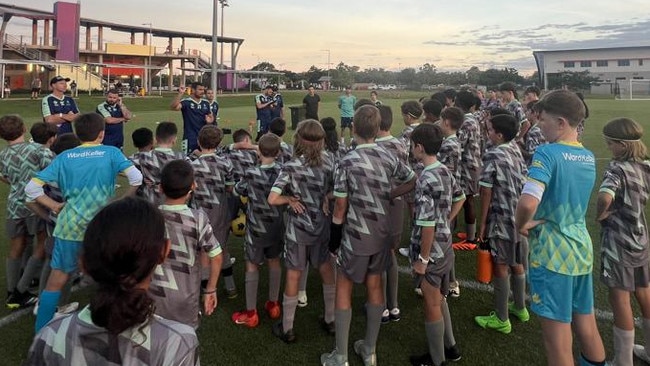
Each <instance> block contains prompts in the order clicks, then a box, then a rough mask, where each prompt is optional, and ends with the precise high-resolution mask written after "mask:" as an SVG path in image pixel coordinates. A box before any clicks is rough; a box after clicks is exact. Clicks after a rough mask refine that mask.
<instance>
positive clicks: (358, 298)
mask: <svg viewBox="0 0 650 366" xmlns="http://www.w3.org/2000/svg"><path fill="white" fill-rule="evenodd" d="M355 94H356V95H357V97H361V96H363V97H365V96H366V95H365V94H366V93H363V95H362V92H357V93H355ZM425 94H426V93H416V92H400V93H398V92H393V93H391V94H388V93H386V94H384V95H381V96H380V99H382V101H383V102H384V103H385V104H388V105H390V106H391V107H393V114H394V121H395V123H394V126H393V133H394V134H398V133H399V131H401V130H402V128H403V124H402V119H401V116H400V113H399V105H400V104H401V103H402V102H403V101H404V100H407V99H417V98H419V97H420V96H423V95H425ZM284 97H285V105H286V106H290V105H297V104H299V103H300V101H301V100H302V97H303V94H302V93H300V92H287V93H284ZM337 97H338V94H337V93H321V98H322V103H321V110H320V113H319V115H320V116H321V118H322V117H325V116H333V117H335V118H337V119H338V116H339V114H338V110H337V107H336V98H337ZM171 98H172V96H171V95H169V96H166V97H162V98H157V97H151V98H146V99H141V98H131V99H125V103H126V104H127V105H128V106H129V108H130V109H131V110H132V111H133V112H134V113H135V117H134V119H133V121H132V122H130V123H128V124H127V126H126V133H125V135H126V136H127V143H126V145H127V147H126V148H125V152H126V153H129V154H130V153H131V152H132V151H133V148H132V147H131V146H130V138H129V136H130V133H131V131H133V130H134V129H135V128H138V127H141V126H146V127H149V128H151V129H152V130H153V129H155V122H157V121H162V120H168V121H174V122H177V123H178V125H179V127H181V125H182V119H181V116H180V113H179V112H173V111H169V109H168V105H169V102H170V101H171ZM101 101H102V98H101V97H88V96H83V97H81V98H80V99H79V100H78V104H79V107H80V109H81V110H82V111H94V109H95V106H96V105H97V104H99V103H100V102H101ZM219 102H220V105H221V108H222V109H221V112H220V116H221V119H220V122H219V123H220V126H222V127H229V128H233V129H234V128H239V127H245V126H246V124H247V121H248V120H249V119H250V118H251V117H253V116H254V113H255V109H254V102H253V97H252V96H251V95H239V96H230V95H227V96H222V97H220V98H219ZM587 102H588V105H589V108H590V112H591V116H590V118H589V120H588V121H587V124H586V132H585V137H584V142H585V145H586V146H587V147H588V148H590V149H591V150H592V151H593V152H594V153H595V154H596V157H597V158H598V160H597V164H598V177H597V182H596V184H599V183H600V179H601V175H602V171H603V168H604V167H605V166H606V164H607V160H608V158H609V155H608V151H607V150H606V147H605V144H604V141H603V139H602V136H601V130H602V126H603V125H604V124H605V123H606V122H607V121H608V120H610V119H611V118H614V117H619V116H626V117H631V118H633V119H635V120H637V121H638V122H640V123H641V124H643V125H646V126H647V125H648V118H647V111H648V110H650V102H648V101H614V100H603V99H589V100H588V101H587ZM7 113H18V114H20V115H22V116H23V117H24V118H25V119H26V121H28V122H29V123H32V122H34V121H39V120H40V102H39V101H31V100H11V99H10V100H2V101H0V115H4V114H7ZM285 114H286V116H287V120H289V119H290V115H289V110H288V108H286V112H285ZM291 134H292V131H289V132H288V133H287V136H285V140H287V141H290V140H291ZM644 139H645V141H646V144H648V142H649V140H648V137H647V136H646V137H645V138H644ZM230 141H231V140H230V137H229V136H226V138H225V141H224V143H229V142H230ZM2 146H4V142H2V143H0V147H2ZM6 195H7V187H6V186H4V185H3V186H0V206H2V207H3V206H4V204H5V200H6V198H5V197H6ZM4 215H5V212H4V210H2V211H1V212H0V219H2V222H4ZM594 216H595V195H592V200H591V204H590V208H589V212H588V218H587V222H588V225H589V230H590V233H591V235H592V239H593V241H594V248H595V250H594V251H595V253H598V252H599V244H598V241H599V227H598V225H596V224H595V221H594ZM0 238H2V243H3V244H2V245H0V257H2V258H5V257H6V254H7V244H6V243H7V240H6V238H5V233H4V225H0ZM406 240H407V233H405V236H404V238H403V241H404V242H406ZM229 244H230V248H232V252H233V253H234V255H235V256H236V257H237V259H238V261H237V263H236V264H235V266H234V269H235V276H236V277H235V279H236V281H237V283H238V287H239V288H240V296H239V297H238V298H236V299H234V300H228V299H226V297H225V296H221V297H220V303H219V307H218V310H217V311H216V313H215V314H214V315H212V316H211V317H208V318H204V319H203V322H202V325H201V329H200V331H199V338H200V341H201V357H202V363H203V364H204V365H277V364H286V365H315V364H317V362H318V357H319V355H320V354H321V353H323V352H329V351H330V350H331V349H332V347H333V344H334V338H333V337H330V336H328V335H326V334H325V333H323V332H322V331H321V330H320V328H319V327H318V323H317V319H318V316H319V315H320V314H321V312H322V295H321V294H322V292H321V287H320V284H319V283H320V280H319V278H318V275H317V274H316V273H315V272H312V275H311V276H310V279H309V287H308V294H309V305H308V306H307V307H306V308H299V309H298V311H297V315H296V323H295V329H294V330H295V332H296V334H297V336H298V342H297V343H295V344H292V345H286V344H284V343H282V342H281V341H279V340H278V339H276V338H274V337H273V336H272V335H271V331H270V325H271V321H270V320H269V319H267V318H265V317H264V316H261V322H260V325H259V326H258V328H256V329H246V328H242V327H238V326H235V325H234V324H233V323H232V322H231V321H230V315H231V314H232V313H233V312H234V311H237V310H241V309H243V308H244V307H245V299H244V296H243V286H244V281H243V279H244V274H243V271H244V266H243V246H242V240H241V239H240V238H235V237H231V239H230V243H229ZM456 254H457V273H458V277H459V278H460V279H461V289H462V293H461V297H460V298H458V299H450V308H451V314H452V319H453V322H454V332H455V335H456V339H457V341H458V344H459V346H460V348H461V351H462V354H463V359H462V360H461V361H460V362H459V363H458V364H461V365H542V364H545V358H544V351H543V345H542V342H541V331H540V327H539V322H538V320H537V319H536V317H535V316H533V317H531V321H530V322H529V323H526V324H522V323H519V322H518V321H514V320H513V332H512V333H511V334H509V335H502V334H499V333H495V332H489V331H485V330H483V329H481V328H479V327H478V326H477V325H475V323H474V320H473V317H474V316H475V315H484V314H487V313H488V312H489V311H491V310H492V308H493V299H492V295H491V293H488V292H486V291H484V290H483V289H470V288H468V287H466V286H463V280H466V281H471V280H473V279H474V264H475V255H476V253H475V252H457V253H456ZM595 257H596V261H595V262H596V263H595V264H594V268H595V269H596V271H595V273H596V275H595V278H596V280H595V293H596V307H597V308H598V309H600V310H603V311H609V309H610V307H609V304H608V302H607V290H606V288H605V287H604V286H603V285H601V284H600V282H599V281H598V275H597V273H598V269H599V268H600V261H599V255H596V256H595ZM400 265H402V266H406V265H407V263H406V260H405V259H404V258H400ZM266 278H267V276H266V273H265V268H263V269H262V272H261V281H260V289H259V294H260V295H259V303H260V306H259V308H260V309H261V308H262V305H263V302H264V301H265V299H266V294H267V288H266V286H265V284H264V282H265V279H266ZM4 289H5V273H4V261H0V291H1V292H0V293H2V294H4ZM400 289H401V293H400V308H401V310H402V320H401V321H400V322H398V323H391V324H388V325H384V326H382V331H381V333H380V336H379V344H378V360H379V363H380V364H383V365H404V364H407V363H408V356H409V355H410V354H411V353H421V352H423V351H425V349H426V346H425V342H426V341H425V334H424V326H423V312H422V301H421V299H420V298H418V297H417V296H416V295H415V294H414V292H413V291H412V286H411V281H410V277H409V275H408V274H403V275H402V276H401V278H400ZM88 296H90V293H89V291H88V290H84V291H80V292H78V293H76V294H74V296H73V297H74V299H75V300H77V301H80V302H81V303H82V304H85V303H86V302H87V299H88ZM363 302H364V291H363V288H361V287H359V288H357V289H355V293H354V299H353V303H354V311H353V324H352V328H351V336H350V340H351V342H352V341H353V340H356V339H359V338H361V337H363V334H364V331H365V326H364V324H365V317H364V315H363ZM8 314H9V311H8V310H6V309H4V307H3V308H0V318H2V317H5V316H7V315H8ZM636 314H638V311H636ZM33 323H34V317H33V316H31V315H28V316H23V317H20V318H19V319H18V320H17V321H15V322H13V323H11V324H9V325H5V326H4V327H2V329H1V330H0V331H1V332H2V334H4V336H3V339H4V340H3V343H2V347H0V360H2V361H0V364H2V365H17V364H20V363H21V360H23V359H24V357H25V354H26V352H27V349H28V347H29V345H30V343H31V339H32V337H33ZM599 328H600V330H601V335H602V336H603V339H604V341H605V346H606V348H607V353H608V356H609V357H610V358H611V356H612V354H613V350H612V336H611V333H612V330H611V329H612V324H611V322H610V321H607V320H600V321H599ZM640 333H641V332H640V331H637V335H638V337H637V339H638V340H640V339H641V336H640ZM350 350H351V355H350V360H351V363H350V364H351V365H360V364H361V362H360V360H359V359H358V358H356V357H355V356H354V354H353V352H352V347H350Z"/></svg>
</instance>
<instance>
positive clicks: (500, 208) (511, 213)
mask: <svg viewBox="0 0 650 366" xmlns="http://www.w3.org/2000/svg"><path fill="white" fill-rule="evenodd" d="M527 173H528V171H527V169H526V164H525V163H524V158H523V157H522V156H521V152H520V151H519V147H518V146H517V145H516V144H515V142H514V141H510V142H507V143H504V144H501V145H498V146H496V147H495V148H494V149H491V150H489V151H488V152H486V153H485V155H483V171H482V172H481V178H480V180H479V185H480V186H482V187H486V188H491V189H492V197H491V198H490V207H489V209H488V214H487V233H486V235H487V238H490V239H501V240H506V241H508V242H510V243H517V242H518V241H519V233H518V232H517V228H516V226H515V210H516V209H517V202H518V201H519V196H520V195H521V189H522V188H523V187H524V183H525V182H526V174H527Z"/></svg>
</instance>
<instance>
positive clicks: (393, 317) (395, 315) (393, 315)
mask: <svg viewBox="0 0 650 366" xmlns="http://www.w3.org/2000/svg"><path fill="white" fill-rule="evenodd" d="M388 317H389V318H390V321H392V322H398V321H399V320H400V319H402V312H401V311H399V308H392V309H390V314H389V315H388Z"/></svg>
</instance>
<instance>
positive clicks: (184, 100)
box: [180, 98, 191, 110]
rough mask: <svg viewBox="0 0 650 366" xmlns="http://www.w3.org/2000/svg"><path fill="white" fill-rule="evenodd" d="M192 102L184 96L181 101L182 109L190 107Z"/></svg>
mask: <svg viewBox="0 0 650 366" xmlns="http://www.w3.org/2000/svg"><path fill="white" fill-rule="evenodd" d="M190 103H191V102H190V101H189V100H188V98H183V100H181V103H180V104H181V110H183V109H187V108H189V105H190Z"/></svg>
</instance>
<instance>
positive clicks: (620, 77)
mask: <svg viewBox="0 0 650 366" xmlns="http://www.w3.org/2000/svg"><path fill="white" fill-rule="evenodd" d="M616 80H626V79H625V76H619V77H617V78H616Z"/></svg>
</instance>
